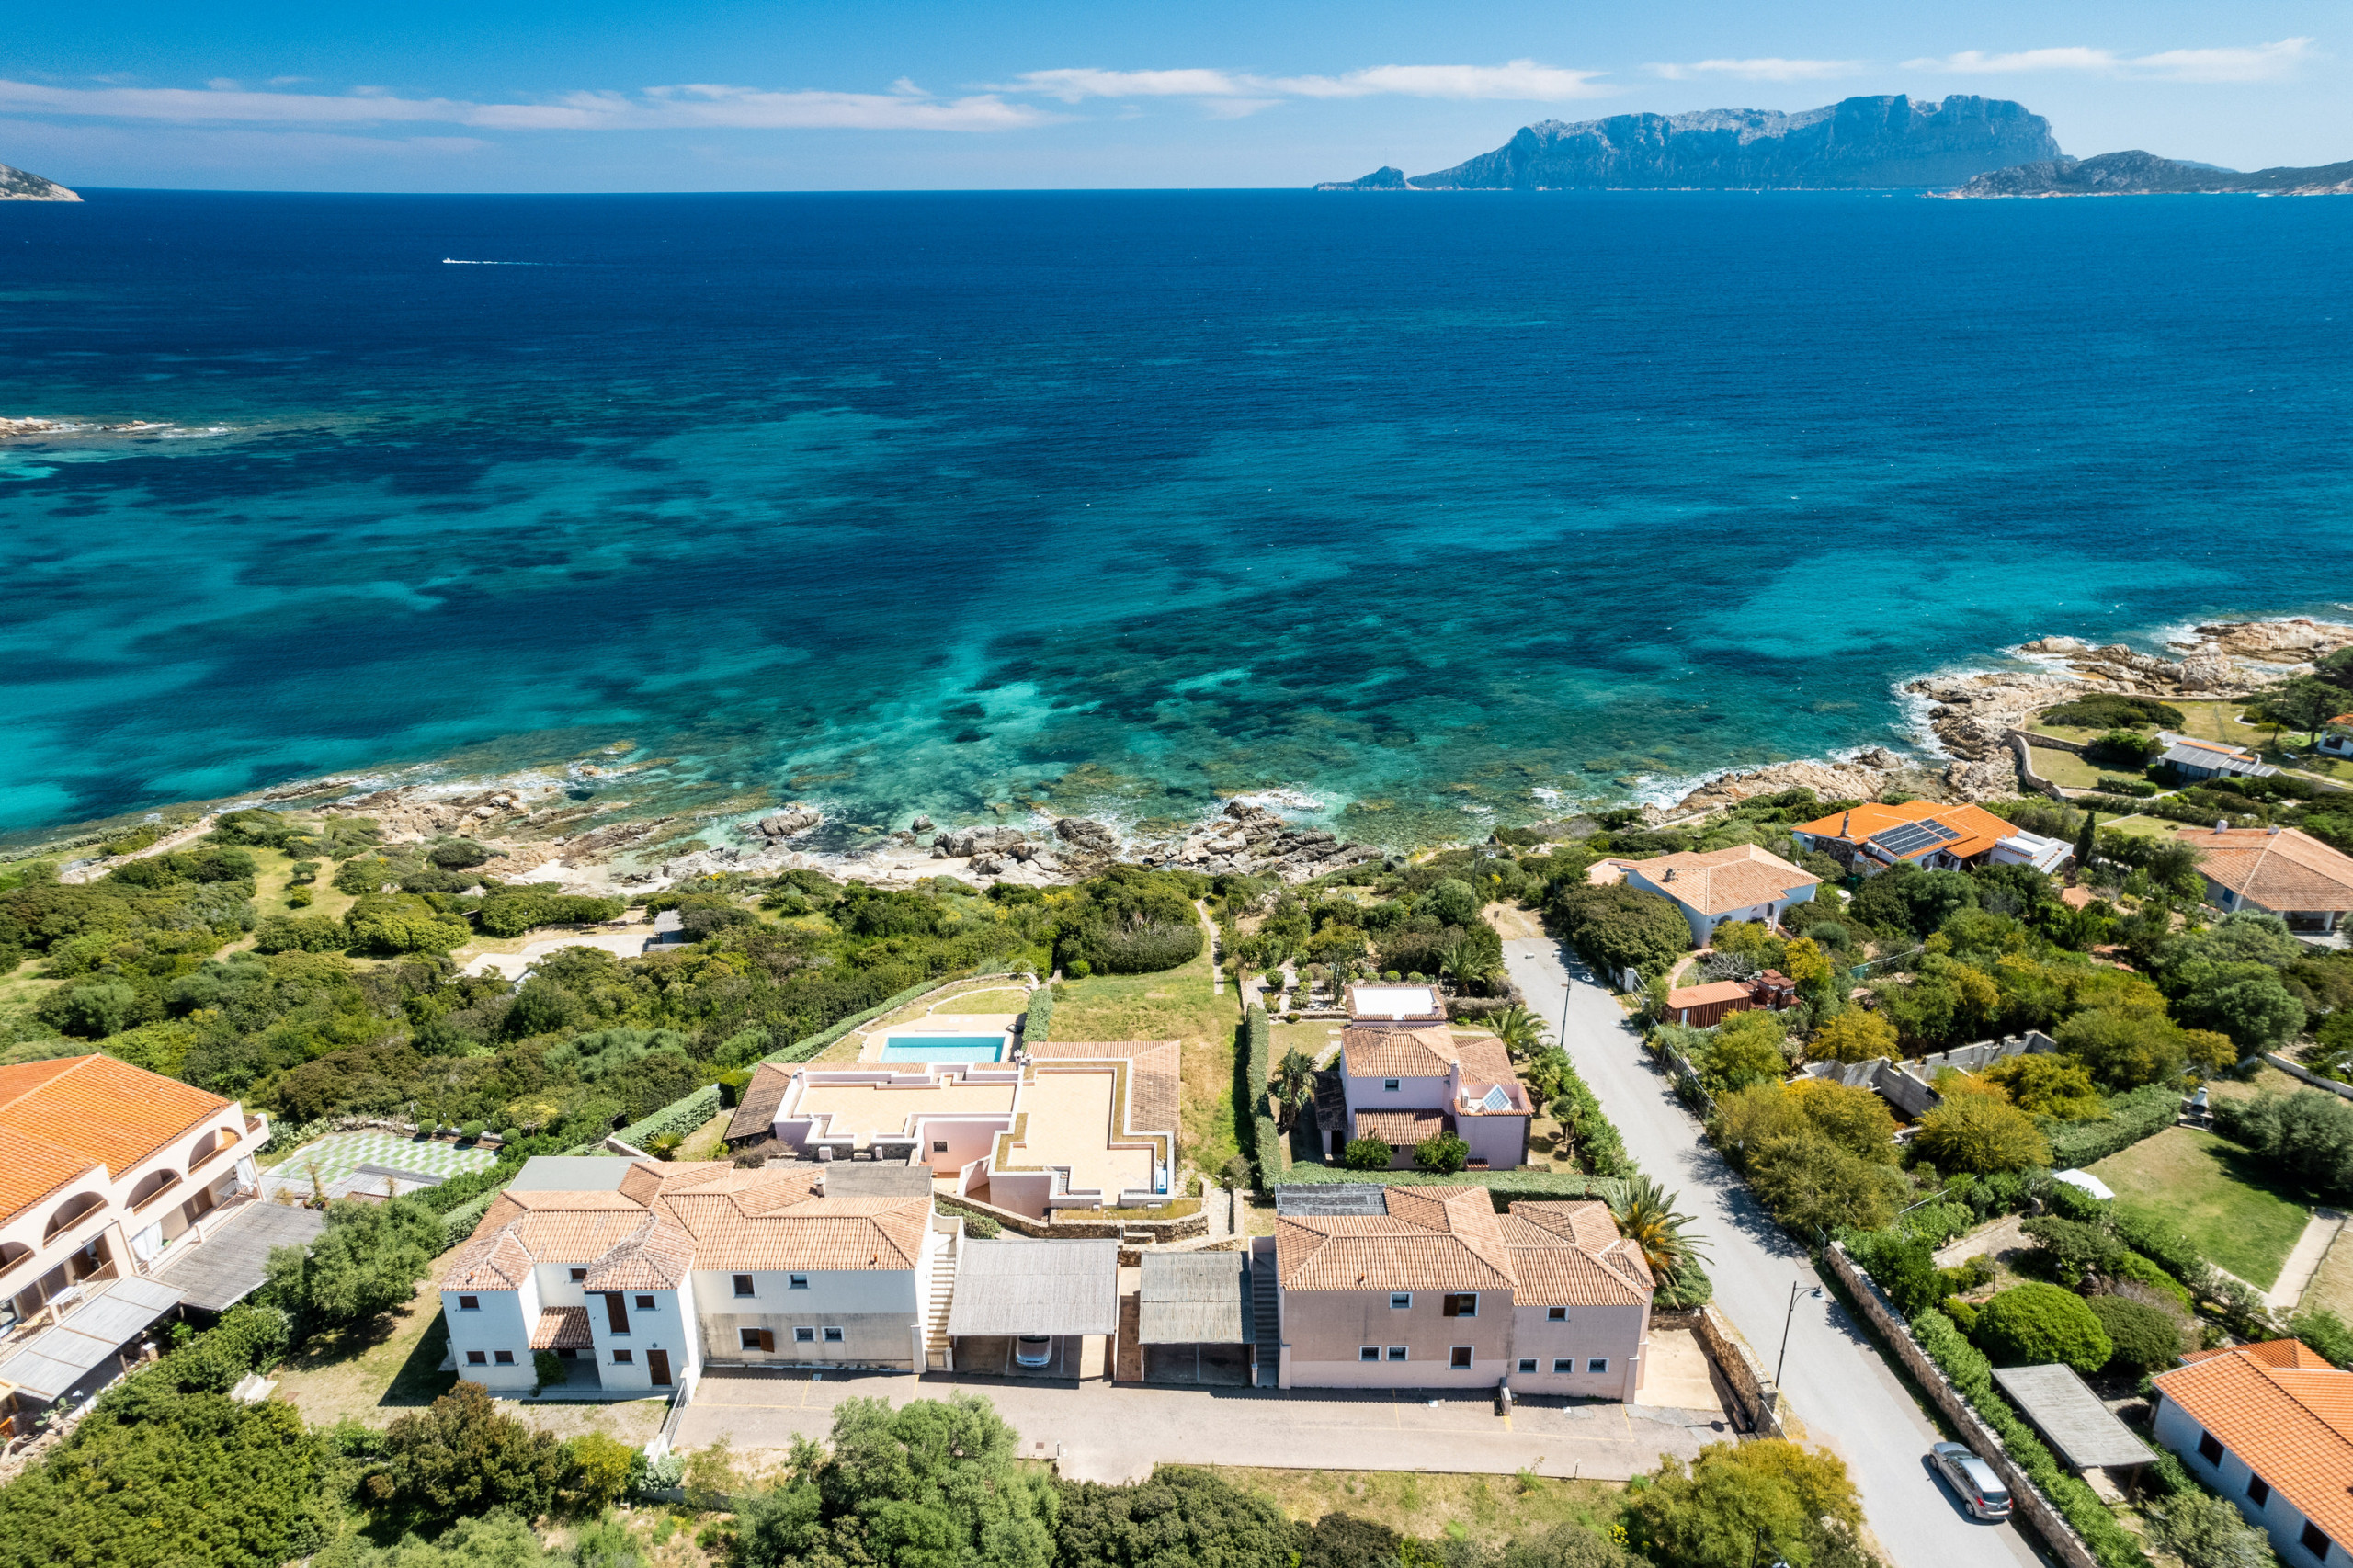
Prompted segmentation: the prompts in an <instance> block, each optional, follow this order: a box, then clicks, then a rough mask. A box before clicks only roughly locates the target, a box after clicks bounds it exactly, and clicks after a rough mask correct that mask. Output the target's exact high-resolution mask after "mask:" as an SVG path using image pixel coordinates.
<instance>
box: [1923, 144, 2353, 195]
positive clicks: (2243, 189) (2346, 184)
mask: <svg viewBox="0 0 2353 1568" xmlns="http://www.w3.org/2000/svg"><path fill="white" fill-rule="evenodd" d="M2229 192H2239V193H2260V194H2266V195H2271V196H2353V163H2343V164H2327V165H2322V166H2321V167H2319V168H2311V169H2290V168H2279V169H2257V170H2256V171H2255V173H2253V174H2251V175H2243V174H2240V173H2238V172H2237V171H2236V170H2234V169H2218V168H2216V167H2214V166H2213V165H2211V164H2187V163H2183V162H2181V161H2180V160H2179V159H2177V158H2160V157H2158V156H2156V155H2155V154H2154V153H2137V152H2135V153H2101V154H2100V155H2099V156H2098V157H2097V158H2046V159H2042V160H2040V161H2038V162H2035V163H2031V164H2020V165H2017V166H2016V167H2015V168H2006V169H1995V170H1993V171H1991V172H1989V173H1986V174H1982V175H1979V176H1977V177H1976V178H1974V179H1972V180H1971V181H1970V182H1969V183H1968V184H1967V185H1964V186H1962V187H1961V188H1960V189H1958V190H1955V191H1953V192H1951V193H1950V194H1952V195H1954V196H1960V197H1996V196H2171V195H2185V196H2187V195H2206V194H2212V195H2222V194H2225V193H2229Z"/></svg>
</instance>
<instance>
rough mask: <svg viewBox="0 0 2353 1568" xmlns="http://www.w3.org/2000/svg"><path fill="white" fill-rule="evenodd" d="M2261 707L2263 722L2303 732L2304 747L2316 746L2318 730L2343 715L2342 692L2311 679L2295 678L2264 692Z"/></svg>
mask: <svg viewBox="0 0 2353 1568" xmlns="http://www.w3.org/2000/svg"><path fill="white" fill-rule="evenodd" d="M2261 703H2262V709H2263V716H2264V717H2265V718H2266V719H2268V720H2269V721H2271V722H2273V723H2275V724H2286V725H2288V726H2289V727H2290V728H2291V729H2297V730H2302V731H2303V732H2304V735H2305V740H2306V744H2314V745H2316V744H2319V742H2320V732H2321V726H2322V725H2324V724H2325V723H2327V722H2329V721H2330V720H2331V719H2333V718H2335V717H2336V715H2338V714H2339V713H2342V712H2344V711H2345V709H2346V696H2345V688H2344V687H2339V686H2336V685H2333V684H2331V683H2330V682H2328V681H2325V680H2315V679H2314V678H2313V677H2312V676H2297V677H2296V678H2295V679H2293V680H2291V681H2289V682H2287V683H2286V684H2284V685H2281V686H2275V687H2272V688H2271V689H2270V690H2269V691H2267V692H2265V693H2264V694H2263V697H2262V699H2261Z"/></svg>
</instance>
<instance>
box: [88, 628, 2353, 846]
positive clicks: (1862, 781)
mask: <svg viewBox="0 0 2353 1568" xmlns="http://www.w3.org/2000/svg"><path fill="white" fill-rule="evenodd" d="M2168 646H2169V647H2173V648H2177V649H2179V650H2181V653H2180V656H2178V657H2170V658H2169V657H2164V656H2160V655H2155V654H2150V653H2141V652H2139V651H2137V650H2135V649H2131V648H2129V647H2126V646H2124V645H2122V644H2120V643H2112V644H2109V645H2106V646H2101V647H2094V646H2093V645H2091V644H2090V643H2087V642H2082V641H2080V640H2078V639H2075V638H2072V637H2047V638H2041V639H2038V640H2037V641H2035V642H2027V643H2023V644H2021V645H2020V646H2018V647H2017V648H2015V649H2010V650H2006V652H2008V653H2011V654H2012V655H2013V656H2014V657H2016V658H2018V659H2022V660H2025V661H2029V662H2031V663H2033V664H2037V665H2042V666H2043V667H2042V668H2040V669H2032V670H2028V669H2018V668H2016V667H2012V668H2006V669H1997V670H1967V671H1959V672H1954V673H1951V674H1947V675H1938V676H1923V677H1922V678H1920V679H1917V680H1914V681H1910V682H1907V683H1906V684H1905V685H1904V687H1901V688H1900V689H1901V691H1902V693H1903V694H1904V695H1905V696H1906V697H1909V698H1912V699H1915V700H1918V701H1920V702H1922V703H1925V704H1926V705H1927V729H1928V731H1929V734H1930V736H1932V737H1933V739H1928V738H1927V737H1924V741H1925V742H1926V744H1927V745H1928V746H1929V747H1931V748H1932V752H1931V755H1927V756H1917V755H1915V756H1907V755H1904V754H1901V753H1898V752H1895V751H1893V750H1891V749H1889V748H1887V747H1885V746H1870V747H1866V748H1864V749H1862V750H1860V751H1858V752H1856V753H1854V754H1853V755H1851V756H1844V757H1837V758H1827V759H1825V758H1806V759H1801V760H1798V761H1792V762H1783V763H1776V764H1773V765H1772V766H1770V767H1761V768H1756V769H1754V770H1750V771H1745V772H1742V771H1728V772H1725V773H1722V774H1719V775H1717V776H1715V777H1713V778H1708V779H1706V780H1704V781H1703V782H1701V783H1700V784H1699V785H1698V786H1697V787H1696V788H1694V789H1692V790H1689V791H1688V792H1687V793H1686V794H1684V795H1683V796H1682V797H1681V798H1680V799H1679V800H1677V801H1675V802H1674V803H1673V804H1671V805H1652V806H1647V807H1645V808H1643V815H1644V818H1645V819H1646V820H1647V821H1650V822H1652V823H1670V822H1682V821H1688V820H1692V819H1695V818H1698V817H1700V816H1704V815H1706V814H1707V813H1709V812H1713V811H1718V810H1722V809H1724V808H1726V807H1730V806H1733V805H1737V804H1738V803H1740V802H1741V801H1746V800H1752V799H1755V798H1756V797H1757V796H1759V795H1768V794H1774V793H1778V792H1779V791H1780V790H1788V789H1791V788H1795V787H1798V786H1803V787H1805V788H1808V789H1811V790H1814V791H1815V792H1816V793H1817V794H1819V795H1820V796H1822V797H1823V798H1824V799H1838V798H1870V797H1872V796H1877V795H1880V794H1882V793H1885V792H1887V791H1889V790H1904V791H1906V792H1909V793H1911V794H1913V795H1915V796H1919V797H1921V798H1924V799H1929V800H1939V801H1984V800H1992V799H1997V798H1999V797H2002V796H2006V795H2014V794H2017V793H2018V788H2019V783H2018V765H2017V754H2016V753H2015V752H2014V751H2013V750H2012V749H2011V747H2010V744H2009V733H2010V731H2011V730H2013V729H2018V728H2023V727H2024V726H2025V724H2026V723H2027V722H2028V721H2029V719H2031V718H2032V716H2033V715H2034V713H2035V712H2036V711H2037V710H2040V709H2043V708H2047V707H2050V706H2052V704H2054V703H2059V702H2064V701H2067V700H2069V699H2073V698H2075V697H2080V696H2084V695H2086V694H2089V693H2093V692H2118V693H2128V694H2131V695H2135V696H2148V697H2156V698H2181V697H2194V698H2230V697H2244V696H2246V695H2248V694H2249V693H2251V692H2252V691H2253V690H2254V689H2256V687H2260V686H2263V685H2265V684H2268V683H2269V682H2272V681H2276V680H2279V679H2281V678H2282V677H2284V676H2290V675H2294V674H2298V673H2301V672H2302V671H2306V670H2309V669H2310V668H2311V665H2312V661H2313V660H2314V659H2316V658H2319V657H2321V656H2322V655H2324V654H2326V653H2334V652H2336V650H2337V649H2340V648H2345V647H2348V646H2353V625H2347V624H2343V623H2339V622H2335V621H2322V620H2313V619H2306V618H2297V619H2280V620H2266V621H2229V622H2220V623H2216V624H2211V625H2204V626H2200V627H2197V628H2196V629H2195V631H2194V632H2193V633H2192V634H2191V636H2190V637H2189V638H2188V639H2187V640H2183V641H2177V642H2171V643H2169V644H2168ZM1935 753H1941V754H1942V756H1937V755H1934V754H1935ZM633 771H635V769H633V768H631V767H607V766H602V765H599V764H596V763H590V762H575V763H573V764H572V765H570V766H569V767H564V768H562V769H546V770H533V771H529V772H526V773H523V774H518V775H516V776H513V777H510V778H505V779H501V780H498V781H495V782H478V783H457V782H447V781H439V782H434V783H429V784H393V785H390V786H385V785H382V784H381V783H380V782H378V781H375V780H369V779H362V778H349V777H343V778H319V779H311V780H306V781H303V782H301V783H294V784H287V785H281V786H278V787H277V788H275V789H271V790H265V791H262V792H260V793H258V794H256V795H251V796H247V797H244V798H243V799H241V800H240V801H236V802H234V803H233V805H224V806H222V807H220V808H218V809H220V810H233V809H237V808H238V807H242V806H251V805H269V804H285V803H291V802H295V801H302V802H305V803H309V802H313V801H316V802H321V803H320V804H318V805H317V806H316V807H315V808H313V809H317V810H319V811H321V812H323V813H324V814H328V815H335V816H364V817H370V818H373V819H375V821H376V823H377V824H378V825H379V827H380V829H381V832H382V834H383V836H384V838H385V839H386V841H387V842H390V843H394V844H400V843H416V842H421V841H423V840H425V839H428V838H432V837H437V836H439V835H447V834H454V833H462V834H465V835H468V836H470V837H472V838H474V839H476V840H478V841H479V842H480V843H482V844H483V846H485V847H487V848H489V849H491V850H492V851H493V852H494V857H495V858H494V859H492V860H491V861H490V862H489V863H487V864H486V865H484V866H483V874H484V875H486V876H494V877H501V878H504V879H506V880H507V881H533V882H548V883H555V884H561V885H562V886H563V887H564V888H566V889H570V890H573V891H577V892H599V893H609V892H650V891H655V890H658V889H660V888H665V887H668V886H670V885H672V884H673V883H676V882H678V881H686V880H688V879H690V878H694V877H699V876H708V875H713V874H722V873H730V872H733V873H740V874H747V875H754V876H774V875H776V874H778V873H779V872H781V871H786V870H813V871H819V872H822V873H824V874H825V875H827V876H830V877H837V878H838V877H856V878H859V879H862V880H864V881H868V882H871V883H880V884H885V885H887V884H890V883H893V882H896V883H902V884H904V883H912V882H915V881H921V880H923V879H925V878H927V877H937V876H950V877H955V878H957V879H959V880H961V881H969V882H973V883H977V884H980V885H983V886H986V885H989V884H991V883H995V882H1010V883H1014V884H1017V885H1023V886H1031V887H1051V886H1055V885H1060V884H1063V883H1069V882H1074V881H1080V880H1082V879H1084V878H1086V877H1090V876H1094V875H1097V874H1098V873H1100V872H1101V871H1102V870H1103V869H1106V868H1107V867H1109V866H1112V865H1115V864H1120V863H1129V864H1135V865H1142V866H1153V867H1165V868H1169V869H1182V870H1190V871H1199V872H1201V873H1203V874H1206V875H1212V876H1213V875H1217V874H1220V873H1225V872H1233V873H1238V874H1241V875H1245V876H1272V877H1279V878H1280V879H1281V880H1283V881H1289V882H1301V881H1308V880H1310V879H1311V878H1314V877H1320V876H1325V875H1328V874H1330V873H1332V872H1334V871H1338V870H1345V869H1348V868H1350V867H1352V866H1358V865H1363V864H1367V863H1369V862H1371V861H1376V860H1381V861H1385V860H1390V859H1392V858H1396V857H1397V853H1398V852H1396V851H1394V850H1391V849H1386V848H1382V847H1380V846H1373V845H1366V844H1351V843H1347V842H1346V841H1344V840H1342V839H1341V838H1339V837H1338V835H1335V834H1333V833H1330V832H1328V831H1326V830H1324V829H1322V828H1316V827H1309V826H1302V825H1301V824H1297V823H1294V822H1292V821H1291V820H1290V819H1289V818H1287V817H1285V816H1284V815H1283V814H1282V813H1281V812H1278V811H1275V810H1272V809H1270V808H1269V807H1267V805H1264V804H1261V803H1259V802H1260V801H1267V800H1270V799H1275V800H1279V802H1280V803H1283V804H1288V805H1290V806H1291V807H1293V808H1294V809H1300V810H1304V809H1312V808H1313V806H1314V802H1313V801H1308V800H1306V799H1305V798H1303V797H1295V796H1290V795H1288V794H1280V793H1278V794H1257V795H1253V796H1245V797H1244V798H1242V799H1237V800H1233V801H1228V802H1227V803H1226V805H1225V807H1224V809H1223V811H1222V812H1221V813H1220V814H1219V815H1217V816H1215V817H1212V818H1211V819H1209V820H1208V821H1205V822H1202V823H1199V824H1196V825H1195V826H1194V827H1193V828H1192V829H1191V830H1189V831H1188V832H1187V833H1185V834H1184V835H1180V836H1176V837H1167V838H1160V839H1154V840H1147V841H1136V840H1131V839H1129V838H1127V837H1126V836H1125V835H1122V834H1121V833H1120V831H1119V830H1118V829H1117V828H1116V827H1114V826H1112V825H1110V824H1106V823H1102V822H1098V821H1096V820H1094V819H1092V818H1086V817H1058V818H1046V817H1043V816H1040V817H1039V818H1036V819H1033V821H1032V822H1031V823H1029V824H1027V825H1020V826H1016V825H1010V824H995V825H989V826H963V827H953V828H947V829H941V828H939V827H938V825H937V824H934V823H933V822H932V821H931V819H930V818H928V817H921V816H919V817H916V818H915V819H914V821H913V822H912V823H911V824H909V825H908V826H907V827H904V828H902V829H899V830H898V831H896V832H894V833H892V834H890V835H887V836H885V837H883V838H881V839H880V840H878V841H876V842H874V843H872V844H869V845H864V846H859V847H858V848H855V849H849V850H832V849H824V848H820V847H818V846H817V844H816V842H815V841H814V840H813V835H815V834H816V832H817V830H818V829H820V828H822V827H823V826H824V824H825V822H826V817H825V814H824V811H823V810H822V809H821V808H820V807H819V806H817V805H815V804H812V803H810V802H807V801H794V802H792V803H790V804H788V805H786V806H783V807H781V808H779V809H774V810H771V811H769V812H767V813H765V814H763V815H761V816H758V817H755V818H750V819H745V820H736V821H728V820H726V819H724V818H717V817H713V816H710V815H705V814H696V815H693V816H687V815H681V814H677V813H672V814H668V815H648V816H643V817H629V816H626V815H624V814H622V813H625V812H627V811H628V810H629V809H630V808H631V804H632V802H631V801H628V800H627V799H625V798H622V796H623V795H625V792H626V791H625V785H626V780H627V778H628V777H629V775H630V774H631V773H632V772H633ZM589 783H596V784H598V785H602V786H606V787H608V788H609V787H610V786H612V785H616V784H620V785H622V786H624V788H623V790H619V791H613V792H609V793H604V794H599V795H597V796H594V797H591V798H589V799H586V800H583V799H580V798H578V796H579V794H580V789H579V787H580V786H582V785H584V784H589ZM197 825H199V826H200V824H197ZM1549 825H1551V826H1552V827H1556V828H1560V829H1562V830H1563V831H1564V832H1565V830H1566V829H1567V828H1568V826H1569V824H1567V823H1557V824H1549ZM189 831H193V828H191V829H188V830H183V832H181V833H178V834H175V835H173V836H172V838H171V839H170V840H169V841H168V842H177V841H179V839H180V838H182V837H184V836H186V835H187V833H188V832H189ZM718 835H727V836H730V837H732V838H733V840H734V841H735V842H733V843H729V844H723V845H721V846H711V845H710V844H709V843H708V842H707V840H708V839H709V838H710V837H712V836H718ZM688 841H691V846H689V844H688ZM672 842H676V843H677V844H678V847H679V852H678V853H676V854H672V855H667V856H663V855H661V854H660V853H659V851H660V849H661V847H662V846H663V845H664V844H665V843H672ZM160 847H163V846H161V845H159V846H150V847H149V848H148V849H146V850H143V851H141V853H142V854H153V853H155V852H156V850H157V849H158V848H160ZM128 858H134V857H122V858H119V859H116V860H93V861H84V862H80V863H76V864H73V865H71V866H69V867H68V868H67V869H66V871H65V873H64V874H65V876H66V877H67V879H68V880H72V881H83V880H86V879H87V878H89V877H93V876H97V875H101V874H103V873H104V872H105V871H106V870H107V869H108V868H109V867H110V866H112V865H114V864H119V863H120V859H128Z"/></svg>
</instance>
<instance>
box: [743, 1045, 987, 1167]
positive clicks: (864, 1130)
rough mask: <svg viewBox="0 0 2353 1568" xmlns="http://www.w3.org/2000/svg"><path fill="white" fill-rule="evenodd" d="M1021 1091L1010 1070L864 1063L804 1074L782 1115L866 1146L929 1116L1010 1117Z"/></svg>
mask: <svg viewBox="0 0 2353 1568" xmlns="http://www.w3.org/2000/svg"><path fill="white" fill-rule="evenodd" d="M844 1080H849V1081H844ZM1019 1093H1020V1085H1019V1083H1018V1081H1017V1074H1016V1073H1015V1072H1014V1071H1012V1070H1011V1069H999V1070H995V1071H990V1070H989V1069H986V1068H983V1069H982V1070H980V1071H979V1072H978V1073H969V1072H966V1073H960V1072H958V1071H956V1070H955V1069H953V1068H947V1069H943V1070H942V1071H941V1073H940V1075H939V1076H938V1077H937V1078H935V1077H933V1076H932V1075H931V1074H929V1073H927V1072H926V1071H925V1070H924V1069H923V1068H922V1067H920V1066H917V1065H915V1064H912V1063H910V1064H909V1065H908V1066H907V1068H906V1069H905V1070H904V1071H903V1072H892V1070H891V1069H890V1068H887V1067H864V1066H860V1067H858V1068H850V1069H835V1070H833V1071H830V1072H825V1073H823V1074H816V1073H811V1074H803V1076H802V1079H801V1085H800V1093H799V1094H798V1095H797V1096H796V1095H793V1094H791V1093H790V1092H788V1094H787V1095H786V1096H785V1103H784V1104H783V1105H782V1106H780V1107H779V1108H778V1110H777V1119H778V1120H779V1122H783V1121H800V1120H806V1121H811V1122H814V1123H817V1125H816V1126H814V1127H813V1130H812V1132H811V1136H812V1137H813V1138H822V1139H825V1140H828V1141H831V1140H834V1139H839V1138H855V1139H856V1140H857V1142H858V1147H861V1148H863V1147H864V1146H865V1145H866V1144H867V1143H868V1142H870V1140H871V1139H873V1138H874V1136H875V1135H876V1134H878V1133H880V1134H881V1135H883V1136H886V1137H898V1136H903V1135H905V1134H908V1133H910V1132H911V1131H912V1130H913V1129H914V1126H915V1122H916V1121H917V1120H919V1119H923V1118H926V1117H931V1118H939V1117H955V1118H983V1117H995V1118H999V1119H1009V1118H1010V1117H1011V1116H1012V1114H1013V1106H1014V1100H1015V1098H1016V1097H1017V1096H1018V1095H1019Z"/></svg>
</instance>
